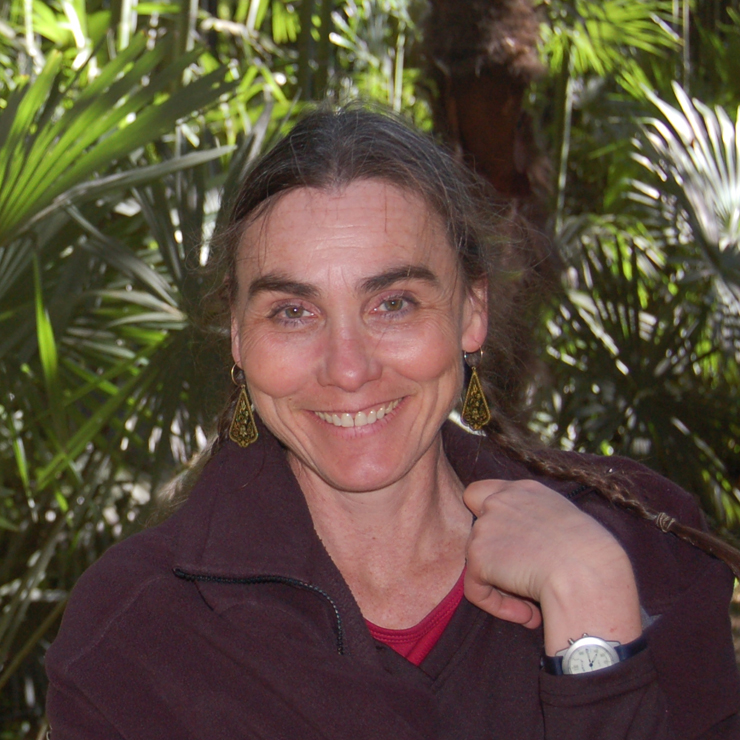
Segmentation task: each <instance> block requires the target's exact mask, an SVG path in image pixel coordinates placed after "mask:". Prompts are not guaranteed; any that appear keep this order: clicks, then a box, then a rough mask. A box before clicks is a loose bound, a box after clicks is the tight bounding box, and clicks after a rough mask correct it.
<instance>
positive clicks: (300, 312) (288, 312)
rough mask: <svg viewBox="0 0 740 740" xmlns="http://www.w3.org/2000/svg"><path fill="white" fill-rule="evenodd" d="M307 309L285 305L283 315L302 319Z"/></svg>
mask: <svg viewBox="0 0 740 740" xmlns="http://www.w3.org/2000/svg"><path fill="white" fill-rule="evenodd" d="M307 313H308V311H306V309H305V308H303V306H286V307H285V308H284V309H283V315H284V316H285V318H286V319H302V318H303V317H304V316H305V315H306V314H307Z"/></svg>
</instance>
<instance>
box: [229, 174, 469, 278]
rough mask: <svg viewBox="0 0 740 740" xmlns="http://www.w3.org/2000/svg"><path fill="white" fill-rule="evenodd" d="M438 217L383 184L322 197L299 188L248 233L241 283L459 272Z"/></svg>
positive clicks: (368, 183)
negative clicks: (406, 268)
mask: <svg viewBox="0 0 740 740" xmlns="http://www.w3.org/2000/svg"><path fill="white" fill-rule="evenodd" d="M455 262H456V259H455V255H454V252H453V250H452V248H451V247H450V245H449V242H448V239H447V236H446V230H445V227H444V224H443V223H442V220H441V218H440V217H439V216H438V215H437V214H436V213H435V212H434V211H432V210H431V209H430V208H429V207H428V206H427V204H426V203H425V202H424V200H422V198H421V197H420V196H418V195H416V194H414V193H412V192H409V191H407V190H403V189H401V188H398V187H396V186H395V185H392V184H390V183H387V182H384V181H380V180H361V181H356V182H353V183H351V184H349V185H347V186H345V187H342V188H337V189H331V190H323V189H316V188H299V189H296V190H292V191H290V192H288V193H286V194H285V195H283V196H282V197H280V198H279V199H278V200H277V202H276V203H275V204H274V205H273V206H272V207H271V208H270V209H268V210H267V211H266V213H265V214H264V215H263V216H261V217H260V218H258V219H256V220H255V221H254V222H253V223H252V224H250V225H249V227H248V228H247V229H246V230H245V232H244V234H243V236H242V239H241V242H240V246H239V253H238V256H237V277H238V279H239V282H240V284H241V283H242V280H243V278H244V277H247V276H249V277H252V276H255V275H259V274H263V273H267V272H272V271H276V270H278V271H281V272H286V271H287V272H291V273H293V272H300V273H302V275H301V277H302V279H303V278H304V277H310V276H311V275H313V274H315V273H316V272H317V271H318V270H326V269H328V268H332V269H333V270H334V271H336V270H337V269H341V270H342V271H343V272H345V273H348V274H350V273H356V274H357V275H358V276H359V277H362V276H365V275H362V273H363V272H365V273H367V272H373V271H374V270H375V271H377V270H382V269H387V268H388V267H392V266H393V264H394V263H395V264H420V265H425V266H428V267H430V268H431V269H432V270H434V271H435V272H438V271H440V272H442V273H444V272H448V273H449V272H452V273H456V272H457V271H456V269H455Z"/></svg>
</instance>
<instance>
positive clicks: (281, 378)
mask: <svg viewBox="0 0 740 740" xmlns="http://www.w3.org/2000/svg"><path fill="white" fill-rule="evenodd" d="M239 249H240V251H239V254H238V256H237V266H236V276H237V281H238V291H237V296H236V300H235V303H234V306H233V315H232V327H231V335H232V354H233V357H234V361H235V362H236V363H237V364H238V365H239V366H241V367H242V368H243V370H244V373H245V376H246V379H247V385H248V388H249V392H250V395H251V397H252V400H253V402H254V404H255V407H256V409H257V412H258V414H259V416H260V417H261V419H262V420H263V421H264V423H265V424H266V425H267V426H268V427H269V428H270V430H271V431H272V432H273V433H274V434H275V435H276V436H277V437H278V438H279V439H280V440H281V441H282V442H283V443H284V444H285V445H286V446H287V448H288V450H289V451H290V453H291V464H292V465H293V467H294V470H296V472H297V473H299V475H301V476H302V475H304V474H305V475H308V476H309V477H313V478H314V479H315V480H316V482H317V483H319V480H317V479H320V481H322V482H323V483H324V484H328V485H329V486H331V487H332V488H333V489H335V490H340V491H351V492H362V491H371V490H378V489H381V488H385V487H387V486H390V485H392V484H394V483H396V482H398V481H400V480H402V479H403V478H405V477H406V476H408V475H409V474H412V471H415V470H417V471H420V470H421V469H422V468H423V467H424V466H428V465H434V464H436V460H437V456H438V454H439V450H440V447H439V445H438V444H436V442H438V439H439V437H438V435H439V430H440V427H441V425H442V423H443V422H444V420H445V419H446V418H447V415H448V414H449V412H450V411H451V409H452V408H454V406H455V403H456V401H457V399H458V397H459V393H460V388H461V383H462V352H463V351H466V352H472V351H475V350H477V349H478V348H479V347H480V346H481V344H482V343H483V340H484V338H485V332H486V313H485V298H484V296H485V290H484V287H483V286H478V289H476V290H473V291H468V290H467V289H466V288H465V286H464V283H463V280H462V277H461V275H460V273H459V269H458V266H457V260H456V257H455V254H454V252H453V250H452V248H451V247H450V245H449V244H448V243H447V240H446V238H445V233H444V229H443V226H442V224H441V222H440V219H439V218H438V217H437V216H436V214H434V213H432V212H430V210H429V209H428V208H427V207H426V205H425V204H424V202H423V201H422V200H421V199H420V198H419V197H418V196H416V195H413V194H411V193H409V192H406V191H404V190H401V189H399V188H397V187H395V186H393V185H390V184H388V183H386V182H384V181H380V180H362V181H357V182H354V183H352V184H351V185H349V186H347V187H346V188H343V189H341V190H330V191H325V190H316V189H311V188H302V189H299V190H294V191H291V192H289V193H287V194H286V195H284V196H282V197H281V198H280V199H279V200H278V201H277V203H276V204H275V205H274V207H273V208H272V209H271V210H269V212H268V213H267V214H266V215H265V216H263V217H262V218H260V219H258V220H257V221H255V222H254V223H253V224H252V225H250V227H249V228H248V229H247V230H246V232H245V233H244V235H243V237H242V241H241V245H240V248H239ZM419 466H421V468H420V467H419Z"/></svg>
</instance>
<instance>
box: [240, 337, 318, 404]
mask: <svg viewBox="0 0 740 740" xmlns="http://www.w3.org/2000/svg"><path fill="white" fill-rule="evenodd" d="M240 350H241V352H240V354H241V361H242V363H241V364H242V368H243V369H244V374H245V376H246V378H247V382H248V383H249V388H250V391H251V392H252V395H253V396H259V395H264V396H270V397H271V398H284V397H286V396H293V395H296V394H297V393H298V392H299V391H300V390H301V388H303V387H305V386H306V384H307V383H308V382H310V380H311V378H312V377H313V376H314V375H315V372H314V369H313V368H314V362H313V360H312V359H311V348H310V347H309V346H307V343H306V342H296V341H286V339H285V338H284V337H281V338H276V337H274V336H272V335H270V334H269V333H267V334H264V333H258V332H257V333H256V332H248V333H244V334H242V336H241V342H240ZM254 400H255V402H257V399H254Z"/></svg>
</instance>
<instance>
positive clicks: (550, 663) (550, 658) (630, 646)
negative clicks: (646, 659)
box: [542, 635, 647, 676]
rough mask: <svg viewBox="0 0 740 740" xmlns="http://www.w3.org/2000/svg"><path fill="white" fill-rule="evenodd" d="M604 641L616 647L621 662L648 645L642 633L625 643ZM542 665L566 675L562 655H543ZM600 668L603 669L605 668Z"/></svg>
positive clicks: (554, 674)
mask: <svg viewBox="0 0 740 740" xmlns="http://www.w3.org/2000/svg"><path fill="white" fill-rule="evenodd" d="M588 637H595V635H588ZM604 642H608V643H609V644H610V645H611V646H612V647H613V648H614V651H615V652H616V653H617V656H618V657H619V662H620V663H622V662H624V661H625V660H628V659H629V658H632V657H633V656H635V655H637V654H638V653H641V652H642V651H643V650H644V649H645V648H646V647H647V640H646V639H645V635H640V636H639V637H638V638H637V639H636V640H632V642H628V643H626V644H625V645H621V644H620V643H614V642H611V641H609V640H604ZM562 652H563V653H565V652H566V651H565V650H563V651H562ZM542 667H543V668H544V669H545V671H546V672H547V673H551V674H552V675H553V676H563V675H565V674H564V672H563V656H562V655H543V656H542ZM600 670H603V668H602V669H600ZM594 672H595V671H594Z"/></svg>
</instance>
